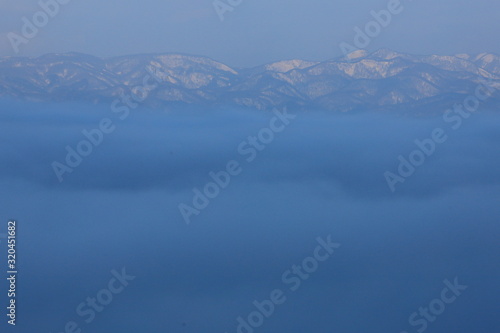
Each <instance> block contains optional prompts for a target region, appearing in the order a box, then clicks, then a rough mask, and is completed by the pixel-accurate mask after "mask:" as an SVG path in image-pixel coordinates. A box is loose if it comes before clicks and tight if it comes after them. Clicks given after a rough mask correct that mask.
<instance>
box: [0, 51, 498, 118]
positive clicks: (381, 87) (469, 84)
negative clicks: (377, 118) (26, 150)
mask: <svg viewBox="0 0 500 333" xmlns="http://www.w3.org/2000/svg"><path fill="white" fill-rule="evenodd" d="M151 76H154V77H156V78H155V79H153V78H150V77H151ZM145 79H148V80H145ZM155 80H156V82H157V86H156V87H154V88H151V87H150V88H149V89H148V90H147V98H146V100H144V101H143V103H144V104H145V105H148V106H152V107H164V106H169V105H179V104H186V105H189V104H193V105H203V106H207V105H237V106H246V107H252V108H258V109H269V108H273V107H283V106H289V107H300V108H307V109H311V108H322V109H328V110H336V111H349V110H354V109H363V108H372V109H377V108H384V107H389V106H401V107H402V108H405V107H407V106H409V105H417V104H418V105H421V106H422V107H433V105H434V107H435V105H436V101H440V103H442V101H449V103H448V104H450V103H455V102H460V101H461V99H462V100H463V99H464V98H465V97H466V96H467V95H468V94H471V93H474V91H475V88H476V87H477V86H478V85H479V84H481V82H484V80H488V82H489V85H491V86H493V87H495V88H496V89H499V88H500V58H499V57H498V56H497V55H494V54H486V53H483V54H478V55H467V54H459V55H454V56H439V55H429V56H417V55H410V54H404V53H397V52H394V51H391V50H385V49H382V50H378V51H376V52H374V53H372V54H368V53H367V52H359V51H358V52H357V53H356V54H355V55H353V56H351V57H348V58H340V59H335V60H329V61H323V62H311V61H304V60H298V59H292V60H285V61H279V62H275V63H270V64H266V65H263V66H259V67H255V68H250V69H234V68H230V67H229V66H227V65H224V64H222V63H220V62H217V61H214V60H212V59H209V58H206V57H200V56H188V55H180V54H158V55H133V56H123V57H115V58H108V59H101V58H97V57H93V56H89V55H84V54H78V53H67V54H49V55H45V56H42V57H39V58H21V57H2V58H0V97H10V98H17V99H23V100H32V101H87V102H89V101H90V102H95V103H102V102H104V103H109V102H111V101H113V100H114V99H116V98H120V97H123V96H126V95H128V94H131V92H132V91H134V92H136V90H137V87H141V86H144V85H145V84H146V85H148V84H149V85H152V84H153V83H154V82H155ZM158 82H159V83H158ZM499 101H500V96H499V95H498V90H497V92H496V93H495V94H494V96H492V97H491V98H490V99H489V101H488V102H489V104H488V105H489V106H490V107H494V108H496V107H498V106H500V102H499Z"/></svg>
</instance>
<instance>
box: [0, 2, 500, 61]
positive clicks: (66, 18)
mask: <svg viewBox="0 0 500 333" xmlns="http://www.w3.org/2000/svg"><path fill="white" fill-rule="evenodd" d="M44 1H47V0H44ZM388 2H389V0H357V1H352V0H336V1H326V0H311V1H304V0H287V1H269V0H252V1H243V2H242V3H241V4H240V5H238V6H236V7H235V8H234V10H233V11H230V12H229V11H228V12H226V13H225V15H224V18H225V19H224V21H223V22H221V21H220V19H219V16H218V15H217V13H216V11H215V9H214V6H213V2H212V0H182V1H181V0H140V1H139V0H129V1H127V2H123V1H118V0H108V1H98V0H85V1H80V0H71V1H70V2H69V3H68V4H65V5H61V6H60V10H59V13H58V14H56V15H55V16H54V18H50V19H49V21H48V23H47V24H46V25H45V26H42V27H41V28H40V29H39V31H38V33H37V34H36V36H34V37H33V38H32V39H28V40H29V42H28V43H27V44H21V45H20V52H19V53H18V55H30V56H37V55H41V54H45V53H51V52H69V51H77V52H84V53H90V54H93V55H98V56H114V55H124V54H132V53H150V52H155V53H158V52H181V53H190V54H199V55H206V56H210V57H212V58H214V59H216V60H219V61H222V62H225V63H227V64H229V65H232V66H253V65H259V64H262V63H265V62H270V61H274V60H281V59H289V58H303V59H311V60H326V59H329V58H333V57H336V56H339V55H341V52H340V48H339V43H341V42H342V41H345V42H348V43H352V42H353V38H354V34H355V33H354V30H353V29H354V27H356V26H359V27H361V28H364V27H365V25H366V24H367V23H368V22H369V21H371V20H373V18H372V17H371V15H370V11H372V10H375V11H379V10H382V9H385V8H387V5H388ZM401 4H402V6H403V10H402V12H400V13H399V14H397V15H394V16H393V18H392V22H391V23H390V24H389V25H388V26H387V27H384V28H383V29H382V31H381V33H380V34H378V35H377V36H376V37H375V38H374V40H373V41H371V42H370V44H369V45H368V46H367V49H369V50H375V49H378V48H381V47H387V48H391V49H395V50H397V51H403V52H411V53H424V54H428V53H440V54H453V53H461V52H469V53H479V52H494V53H500V45H499V44H498V42H497V41H498V36H497V35H498V31H500V21H499V20H498V12H499V10H500V3H499V2H498V1H496V0H440V1H431V0H414V1H410V0H403V1H401ZM0 8H1V13H2V14H1V15H2V19H1V20H0V55H15V53H14V51H13V48H12V47H11V44H10V42H9V40H8V38H7V34H8V33H9V32H14V33H17V34H19V35H21V28H22V26H23V21H22V17H23V16H26V17H27V18H28V19H30V20H32V17H33V15H34V14H35V13H36V12H37V11H39V10H40V7H39V5H38V1H37V0H20V1H14V0H2V3H1V5H0Z"/></svg>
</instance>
